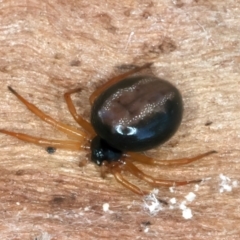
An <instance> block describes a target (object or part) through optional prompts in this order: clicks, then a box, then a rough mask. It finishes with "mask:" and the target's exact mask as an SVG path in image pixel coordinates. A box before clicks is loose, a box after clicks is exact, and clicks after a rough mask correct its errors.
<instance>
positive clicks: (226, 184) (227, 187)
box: [219, 173, 238, 193]
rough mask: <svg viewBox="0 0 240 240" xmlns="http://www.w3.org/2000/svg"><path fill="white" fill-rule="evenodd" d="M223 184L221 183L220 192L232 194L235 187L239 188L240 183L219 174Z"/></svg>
mask: <svg viewBox="0 0 240 240" xmlns="http://www.w3.org/2000/svg"><path fill="white" fill-rule="evenodd" d="M219 178H220V180H221V182H220V183H219V186H220V188H219V192H220V193H223V192H225V191H226V192H231V191H232V188H233V187H237V185H238V183H237V181H236V180H234V181H232V180H231V179H230V178H229V177H227V176H224V175H223V174H222V173H221V174H219Z"/></svg>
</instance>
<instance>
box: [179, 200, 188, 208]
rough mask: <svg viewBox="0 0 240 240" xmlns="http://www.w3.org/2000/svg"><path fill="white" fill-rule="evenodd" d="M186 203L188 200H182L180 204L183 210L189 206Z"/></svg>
mask: <svg viewBox="0 0 240 240" xmlns="http://www.w3.org/2000/svg"><path fill="white" fill-rule="evenodd" d="M185 204H186V201H182V202H181V204H180V205H179V208H180V209H181V210H184V209H186V208H187V207H186V205H185Z"/></svg>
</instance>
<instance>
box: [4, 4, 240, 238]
mask: <svg viewBox="0 0 240 240" xmlns="http://www.w3.org/2000/svg"><path fill="white" fill-rule="evenodd" d="M239 16H240V2H239V1H228V2H227V3H226V1H223V0H212V1H203V0H200V1H197V0H176V1H170V0H163V1H159V0H146V1H134V0H133V1H130V0H123V1H120V2H118V1H103V0H89V1H83V0H82V1H80V0H78V1H71V0H69V1H60V0H59V1H57V0H51V1H50V0H43V1H40V0H29V1H23V0H18V1H16V0H3V1H1V4H0V32H1V34H0V88H1V94H0V128H3V129H8V130H14V131H19V132H23V133H27V134H32V135H34V136H41V137H46V136H48V137H49V138H59V139H66V136H65V135H64V134H61V133H59V132H57V131H56V130H54V129H53V128H52V127H51V126H49V125H47V124H45V123H43V122H42V121H40V120H39V119H38V118H37V117H35V116H34V115H33V114H31V113H30V112H28V111H27V110H26V109H25V107H24V106H23V105H22V104H21V103H20V102H18V101H17V99H16V98H15V97H14V96H13V95H12V94H11V93H10V92H9V91H8V90H7V86H8V85H11V86H12V87H14V88H15V89H16V90H18V92H19V93H21V94H22V95H24V96H25V97H26V98H27V99H28V100H30V101H31V102H33V103H34V104H36V105H37V106H39V108H41V109H42V110H44V111H45V112H46V113H48V114H50V115H51V116H53V117H55V118H56V119H58V120H61V121H63V122H65V123H69V124H72V125H76V124H75V123H74V121H73V119H72V117H71V116H70V114H69V113H68V111H67V109H66V104H65V102H64V99H63V97H62V96H63V93H64V92H66V91H67V90H69V89H73V88H75V87H82V88H83V89H84V90H83V91H82V93H80V94H78V95H76V96H75V97H74V102H75V104H76V105H77V106H78V111H79V113H81V114H82V115H83V116H84V117H86V119H88V118H89V113H90V105H89V103H88V97H89V96H90V94H91V92H93V91H94V89H96V88H97V87H98V86H100V85H101V83H103V82H105V81H107V79H109V78H110V77H112V76H114V75H117V74H119V73H122V72H124V71H127V69H128V68H129V66H130V65H131V64H134V65H141V64H143V63H146V62H150V61H153V62H154V65H153V67H152V71H153V73H154V74H155V75H156V76H158V77H162V78H165V79H168V80H169V81H171V82H172V83H174V84H175V85H176V86H177V87H178V88H179V89H180V91H181V92H182V95H183V98H184V103H185V112H184V119H183V123H182V125H181V127H180V129H179V131H178V132H177V134H176V135H175V136H174V137H173V138H172V139H171V140H170V141H168V142H167V143H165V144H164V145H163V146H161V147H159V148H157V149H154V150H151V151H149V152H148V153H147V154H148V155H151V156H155V157H156V158H159V159H173V158H178V157H185V156H193V155H196V154H198V153H202V152H205V151H209V150H217V151H218V154H215V155H212V156H210V157H208V158H206V159H203V160H201V161H199V162H196V163H194V164H190V165H188V166H184V167H180V168H171V169H161V168H150V167H146V166H144V170H145V171H146V172H148V173H151V174H152V175H155V176H166V177H167V178H173V179H196V178H204V179H206V180H205V181H204V182H203V183H201V184H199V185H197V186H195V185H189V186H184V187H179V188H176V189H162V188H160V189H159V193H158V196H159V197H160V198H162V199H165V200H167V201H169V202H170V204H169V206H168V207H166V206H163V209H156V208H155V211H153V212H150V210H151V209H149V208H146V205H145V204H146V203H145V202H144V199H143V198H141V197H138V196H136V195H134V194H132V193H131V192H129V191H128V190H127V189H124V188H123V187H122V186H120V185H119V184H117V183H116V182H115V180H114V179H113V177H112V176H108V177H107V178H106V179H101V178H100V173H99V169H98V167H97V166H95V165H93V164H88V165H87V166H86V167H83V168H80V167H78V164H79V162H80V161H81V160H83V159H85V157H86V154H87V152H83V151H82V152H70V151H63V150H57V151H56V152H55V153H54V154H52V155H49V154H48V153H47V152H46V151H45V149H44V148H41V147H38V146H35V145H31V144H26V143H24V142H21V141H18V140H17V139H13V138H11V137H10V136H6V135H4V134H0V203H1V204H0V215H1V218H0V238H1V239H3V240H5V239H10V240H12V239H31V240H33V239H36V240H40V239H41V240H50V239H51V240H56V239H58V240H62V239H63V240H65V239H71V240H72V239H129V240H130V239H131V240H132V239H184V240H185V239H225V240H226V239H229V240H232V239H239V236H240V230H239V224H240V220H239V219H240V209H239V205H240V198H239V194H240V191H239V184H240V183H239V173H240V158H239V155H240V147H239V141H240V79H239V73H240V65H239V64H240V40H239V39H240V38H239V31H240V28H239V22H240V17H239ZM128 178H129V179H131V180H132V181H133V182H134V181H135V180H134V179H133V178H132V177H131V176H128ZM135 183H136V182H135ZM137 184H138V185H139V186H142V187H143V188H144V187H146V185H144V184H143V183H140V182H137ZM191 192H192V193H194V194H195V195H196V196H195V198H194V199H193V200H192V201H190V199H188V200H187V199H186V198H185V196H187V195H188V194H189V193H191ZM174 199H175V200H176V203H175V204H174ZM152 201H153V200H152ZM151 203H153V202H151V201H150V200H148V201H147V204H151ZM107 204H109V210H107V206H108V205H107ZM144 206H145V207H144ZM103 207H106V208H103ZM184 207H185V208H186V209H187V210H188V211H191V213H192V217H191V218H190V219H186V218H184V217H183V216H182V214H183V211H182V209H183V208H184ZM153 213H155V214H153Z"/></svg>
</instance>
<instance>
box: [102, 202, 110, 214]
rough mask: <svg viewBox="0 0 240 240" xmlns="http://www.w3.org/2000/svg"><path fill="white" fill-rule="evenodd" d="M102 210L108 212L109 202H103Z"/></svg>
mask: <svg viewBox="0 0 240 240" xmlns="http://www.w3.org/2000/svg"><path fill="white" fill-rule="evenodd" d="M103 211H104V212H108V211H109V204H108V203H104V204H103Z"/></svg>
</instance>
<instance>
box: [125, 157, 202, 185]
mask: <svg viewBox="0 0 240 240" xmlns="http://www.w3.org/2000/svg"><path fill="white" fill-rule="evenodd" d="M123 166H124V169H125V170H126V171H128V172H130V173H131V174H132V175H134V176H135V177H137V178H139V179H142V180H144V181H146V182H147V183H149V184H151V185H152V186H163V187H172V186H182V185H186V184H189V183H199V182H201V181H202V180H200V179H198V180H191V181H175V180H166V179H159V178H154V177H151V176H149V175H147V174H145V173H143V172H142V171H141V170H140V169H138V168H137V167H136V166H135V165H134V164H132V163H131V162H130V161H128V160H127V159H125V164H124V165H123Z"/></svg>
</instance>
